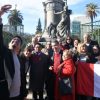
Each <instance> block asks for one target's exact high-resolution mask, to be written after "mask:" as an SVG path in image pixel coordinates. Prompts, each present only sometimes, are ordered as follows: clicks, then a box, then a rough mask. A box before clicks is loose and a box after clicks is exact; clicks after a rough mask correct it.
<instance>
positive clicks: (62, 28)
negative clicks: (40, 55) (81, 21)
mask: <svg viewBox="0 0 100 100" xmlns="http://www.w3.org/2000/svg"><path fill="white" fill-rule="evenodd" d="M54 14H61V15H62V18H61V21H60V22H59V23H58V25H57V35H58V36H60V37H63V36H64V35H65V34H66V35H69V34H70V14H71V10H69V9H68V6H67V4H65V6H64V8H63V11H61V12H57V13H54Z"/></svg>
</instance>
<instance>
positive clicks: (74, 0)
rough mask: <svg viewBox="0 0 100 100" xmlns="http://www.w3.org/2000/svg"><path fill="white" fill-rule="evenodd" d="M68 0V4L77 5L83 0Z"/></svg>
mask: <svg viewBox="0 0 100 100" xmlns="http://www.w3.org/2000/svg"><path fill="white" fill-rule="evenodd" d="M67 1H68V5H75V4H78V3H80V2H82V1H83V0H67Z"/></svg>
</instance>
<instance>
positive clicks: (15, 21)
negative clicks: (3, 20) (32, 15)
mask: <svg viewBox="0 0 100 100" xmlns="http://www.w3.org/2000/svg"><path fill="white" fill-rule="evenodd" d="M22 20H23V16H22V14H21V13H20V11H18V10H17V9H16V8H15V9H14V10H11V11H10V14H9V15H8V22H9V24H10V25H11V26H13V27H14V29H15V32H17V26H18V25H22Z"/></svg>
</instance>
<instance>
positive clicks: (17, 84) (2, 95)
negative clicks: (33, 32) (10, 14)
mask: <svg viewBox="0 0 100 100" xmlns="http://www.w3.org/2000/svg"><path fill="white" fill-rule="evenodd" d="M7 8H11V5H5V6H3V7H1V10H0V17H1V16H2V15H3V14H4V12H6V11H8V9H7ZM0 22H1V23H0V55H1V57H0V100H21V99H20V88H21V71H20V61H19V59H18V56H17V55H18V53H19V51H20V48H21V44H22V39H21V37H19V36H15V37H13V39H12V40H11V42H10V43H9V49H8V48H7V47H5V46H4V44H3V36H2V27H3V25H2V20H0ZM1 73H2V74H1Z"/></svg>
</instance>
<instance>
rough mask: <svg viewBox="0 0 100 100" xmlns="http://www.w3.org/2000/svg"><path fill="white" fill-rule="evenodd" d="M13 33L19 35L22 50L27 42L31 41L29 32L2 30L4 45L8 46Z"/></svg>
mask: <svg viewBox="0 0 100 100" xmlns="http://www.w3.org/2000/svg"><path fill="white" fill-rule="evenodd" d="M15 35H19V36H20V37H21V38H22V40H23V44H22V50H23V49H24V48H25V46H26V44H27V43H30V42H31V39H32V35H30V34H25V33H23V34H11V33H8V32H3V38H4V43H5V45H6V46H8V44H9V42H10V41H11V39H12V38H13V37H14V36H15Z"/></svg>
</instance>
